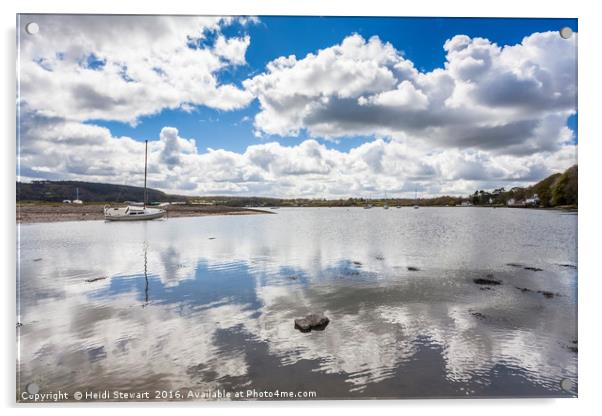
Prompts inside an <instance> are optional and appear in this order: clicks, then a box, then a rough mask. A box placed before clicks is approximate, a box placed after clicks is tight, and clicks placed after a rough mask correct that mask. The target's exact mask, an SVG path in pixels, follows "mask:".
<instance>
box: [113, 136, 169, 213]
mask: <svg viewBox="0 0 602 416" xmlns="http://www.w3.org/2000/svg"><path fill="white" fill-rule="evenodd" d="M147 160H148V140H145V141H144V202H143V203H142V206H136V205H128V206H127V207H125V208H112V207H110V206H108V205H105V207H104V213H105V220H107V221H142V220H154V219H155V218H161V217H163V216H164V215H165V212H166V211H165V210H164V209H159V208H149V207H147V206H146V205H147V204H148V201H147V192H146V172H147Z"/></svg>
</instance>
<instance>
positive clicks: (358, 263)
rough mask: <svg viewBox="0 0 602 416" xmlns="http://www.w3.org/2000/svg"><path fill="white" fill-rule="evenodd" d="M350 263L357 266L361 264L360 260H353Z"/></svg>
mask: <svg viewBox="0 0 602 416" xmlns="http://www.w3.org/2000/svg"><path fill="white" fill-rule="evenodd" d="M352 263H353V265H354V266H358V267H360V266H361V265H362V262H361V261H353V262H352Z"/></svg>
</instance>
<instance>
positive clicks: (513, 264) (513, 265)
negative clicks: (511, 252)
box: [506, 263, 523, 267]
mask: <svg viewBox="0 0 602 416" xmlns="http://www.w3.org/2000/svg"><path fill="white" fill-rule="evenodd" d="M506 266H510V267H523V265H522V264H519V263H506Z"/></svg>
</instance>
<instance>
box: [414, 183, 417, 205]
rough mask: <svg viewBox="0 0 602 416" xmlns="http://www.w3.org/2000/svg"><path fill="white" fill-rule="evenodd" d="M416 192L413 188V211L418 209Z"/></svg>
mask: <svg viewBox="0 0 602 416" xmlns="http://www.w3.org/2000/svg"><path fill="white" fill-rule="evenodd" d="M417 202H418V191H417V190H416V188H414V209H418V204H417Z"/></svg>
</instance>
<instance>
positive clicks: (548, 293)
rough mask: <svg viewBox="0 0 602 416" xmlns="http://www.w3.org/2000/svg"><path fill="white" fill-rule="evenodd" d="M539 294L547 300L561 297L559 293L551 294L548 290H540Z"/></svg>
mask: <svg viewBox="0 0 602 416" xmlns="http://www.w3.org/2000/svg"><path fill="white" fill-rule="evenodd" d="M537 293H541V294H542V295H543V296H544V297H545V298H548V299H551V298H553V297H554V296H560V294H559V293H554V292H549V291H547V290H538V291H537Z"/></svg>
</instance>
